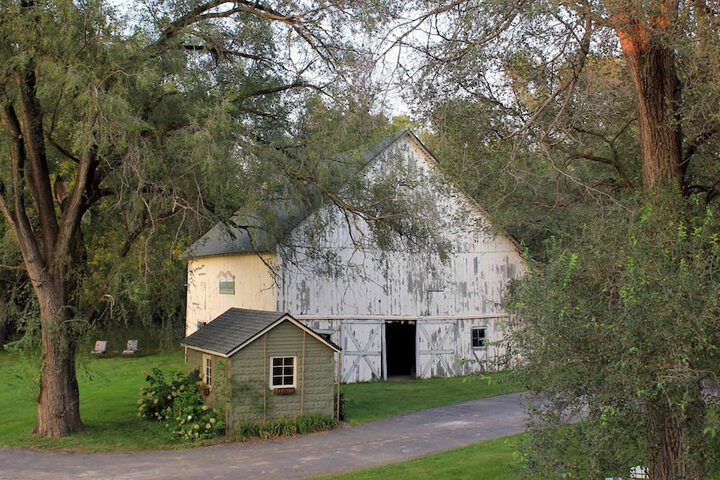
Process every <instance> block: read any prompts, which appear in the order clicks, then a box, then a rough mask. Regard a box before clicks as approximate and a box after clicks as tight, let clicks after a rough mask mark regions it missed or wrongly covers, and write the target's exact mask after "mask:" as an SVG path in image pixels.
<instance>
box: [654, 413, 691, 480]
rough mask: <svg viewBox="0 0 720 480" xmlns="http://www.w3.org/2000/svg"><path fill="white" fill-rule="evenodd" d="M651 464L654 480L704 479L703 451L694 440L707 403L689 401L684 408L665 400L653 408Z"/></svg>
mask: <svg viewBox="0 0 720 480" xmlns="http://www.w3.org/2000/svg"><path fill="white" fill-rule="evenodd" d="M650 413H651V422H650V425H649V427H650V435H649V439H650V442H651V443H650V445H649V451H648V464H649V470H650V472H649V473H650V478H651V479H652V480H702V479H703V478H704V469H703V465H702V464H703V460H704V455H703V451H702V448H701V445H700V444H699V443H698V442H694V441H693V432H694V431H695V432H696V433H697V431H699V432H701V431H702V424H703V418H704V404H703V403H702V401H701V400H699V399H698V400H696V401H694V402H690V404H688V405H687V406H686V408H685V409H684V410H682V409H681V408H680V407H672V406H670V405H667V404H666V403H664V402H663V403H662V404H660V405H653V406H652V408H651V411H650Z"/></svg>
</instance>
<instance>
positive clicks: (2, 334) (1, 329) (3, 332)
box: [0, 300, 9, 349]
mask: <svg viewBox="0 0 720 480" xmlns="http://www.w3.org/2000/svg"><path fill="white" fill-rule="evenodd" d="M8 323H9V318H8V314H7V310H6V305H4V300H0V349H2V348H3V346H4V345H5V341H6V340H7V334H8Z"/></svg>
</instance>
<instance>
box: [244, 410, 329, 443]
mask: <svg viewBox="0 0 720 480" xmlns="http://www.w3.org/2000/svg"><path fill="white" fill-rule="evenodd" d="M336 425H337V422H336V421H335V419H334V418H333V417H331V416H329V415H323V414H321V413H307V414H305V415H301V416H299V417H294V418H287V417H280V418H276V419H273V420H268V421H267V422H264V423H258V422H248V423H243V424H241V425H240V427H239V428H238V430H237V434H238V436H239V437H240V438H242V439H248V438H262V439H265V440H267V439H272V438H278V437H291V436H294V435H298V434H301V435H302V434H305V433H312V432H319V431H322V430H330V429H331V428H334V427H335V426H336Z"/></svg>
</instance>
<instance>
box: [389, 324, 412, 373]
mask: <svg viewBox="0 0 720 480" xmlns="http://www.w3.org/2000/svg"><path fill="white" fill-rule="evenodd" d="M415 342H416V340H415V322H413V321H388V322H385V348H386V352H387V353H386V355H387V357H386V360H387V374H388V377H391V376H403V377H415Z"/></svg>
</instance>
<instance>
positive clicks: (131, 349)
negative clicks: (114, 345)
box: [122, 340, 140, 355]
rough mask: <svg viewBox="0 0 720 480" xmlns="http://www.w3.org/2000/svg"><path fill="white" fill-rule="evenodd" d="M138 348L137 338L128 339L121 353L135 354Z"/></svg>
mask: <svg viewBox="0 0 720 480" xmlns="http://www.w3.org/2000/svg"><path fill="white" fill-rule="evenodd" d="M139 351H140V349H139V348H138V341H137V340H128V342H127V346H126V347H125V350H123V352H122V354H123V355H136V354H137V353H138V352H139Z"/></svg>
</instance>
